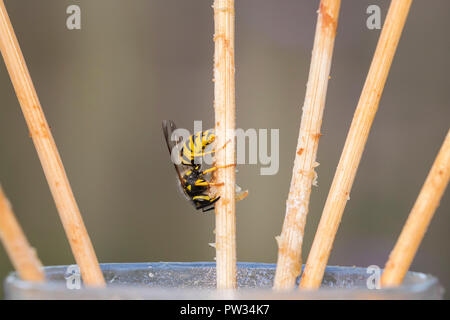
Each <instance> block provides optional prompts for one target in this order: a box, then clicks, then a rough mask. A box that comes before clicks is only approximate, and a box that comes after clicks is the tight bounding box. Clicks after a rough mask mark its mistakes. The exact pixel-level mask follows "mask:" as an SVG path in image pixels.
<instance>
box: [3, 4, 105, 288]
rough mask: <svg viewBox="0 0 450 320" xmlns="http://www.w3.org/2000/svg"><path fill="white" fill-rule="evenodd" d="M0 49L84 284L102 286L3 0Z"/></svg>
mask: <svg viewBox="0 0 450 320" xmlns="http://www.w3.org/2000/svg"><path fill="white" fill-rule="evenodd" d="M0 50H1V52H2V55H3V59H4V60H5V64H6V67H7V69H8V72H9V75H10V77H11V81H12V83H13V85H14V89H15V91H16V94H17V98H18V99H19V103H20V106H21V107H22V112H23V114H24V117H25V120H26V122H27V125H28V128H29V131H30V135H31V137H32V139H33V142H34V145H35V148H36V151H37V153H38V155H39V159H40V161H41V164H42V168H43V170H44V173H45V176H46V178H47V182H48V184H49V186H50V190H51V192H52V195H53V199H54V200H55V203H56V207H57V209H58V212H59V215H60V218H61V221H62V223H63V226H64V229H65V231H66V234H67V238H68V239H69V243H70V246H71V248H72V252H73V254H74V256H75V260H76V262H77V264H78V265H79V267H80V271H81V275H82V277H83V281H84V283H85V284H86V285H92V286H103V285H104V284H105V282H104V279H103V275H102V273H101V271H100V267H99V264H98V261H97V257H96V256H95V252H94V248H93V247H92V243H91V241H90V239H89V236H88V234H87V231H86V228H85V226H84V223H83V219H82V217H81V214H80V211H79V209H78V206H77V204H76V202H75V198H74V196H73V193H72V189H71V187H70V184H69V181H68V179H67V176H66V172H65V170H64V167H63V164H62V162H61V158H60V156H59V153H58V150H57V148H56V145H55V141H54V140H53V136H52V134H51V132H50V128H49V126H48V123H47V120H46V119H45V115H44V113H43V111H42V107H41V104H40V102H39V98H38V96H37V93H36V89H35V88H34V85H33V82H32V80H31V76H30V74H29V72H28V68H27V66H26V63H25V59H24V57H23V54H22V51H21V49H20V46H19V43H18V41H17V38H16V35H15V33H14V29H13V27H12V24H11V21H10V19H9V16H8V13H7V11H6V8H5V4H4V2H3V0H0Z"/></svg>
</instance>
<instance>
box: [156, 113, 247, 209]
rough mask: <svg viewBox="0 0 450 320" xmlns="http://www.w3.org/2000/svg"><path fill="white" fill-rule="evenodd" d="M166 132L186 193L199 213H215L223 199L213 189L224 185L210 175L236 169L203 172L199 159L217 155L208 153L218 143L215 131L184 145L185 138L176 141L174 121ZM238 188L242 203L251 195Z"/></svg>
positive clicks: (166, 124)
mask: <svg viewBox="0 0 450 320" xmlns="http://www.w3.org/2000/svg"><path fill="white" fill-rule="evenodd" d="M162 129H163V133H164V138H165V140H166V144H167V148H168V150H169V153H170V154H171V155H172V152H175V153H176V154H175V156H176V157H178V159H177V160H178V163H179V164H176V163H174V162H173V161H172V163H173V164H174V167H175V171H176V173H177V178H178V182H179V186H180V189H181V190H182V193H183V194H184V196H185V197H186V199H187V200H189V201H191V203H192V204H193V205H194V207H195V208H196V209H197V210H202V211H203V212H207V211H210V210H213V209H214V207H215V205H214V204H215V203H216V202H217V201H218V200H219V199H220V196H215V195H212V194H211V192H210V188H211V187H214V186H222V185H223V183H214V182H211V181H210V179H209V174H211V173H212V172H214V171H216V170H217V169H220V168H226V167H229V166H234V164H233V165H228V166H222V167H217V166H212V167H211V168H209V169H206V170H202V166H201V163H200V162H199V161H198V159H199V158H201V157H203V156H205V155H206V154H213V153H214V152H215V150H212V151H206V149H207V147H208V146H209V145H211V144H212V143H213V142H214V141H215V138H216V137H215V134H214V130H212V129H210V130H206V131H201V132H197V133H195V134H193V135H191V136H190V137H189V138H188V139H186V141H184V142H183V143H182V137H176V136H174V134H173V133H174V131H175V130H176V129H177V127H176V125H175V123H174V122H173V121H171V120H164V121H163V122H162ZM225 145H226V144H225ZM223 147H225V146H223ZM236 187H237V188H236V190H237V193H236V200H242V199H243V198H245V197H246V196H247V194H248V192H247V191H244V192H242V191H241V189H240V188H239V187H238V186H236Z"/></svg>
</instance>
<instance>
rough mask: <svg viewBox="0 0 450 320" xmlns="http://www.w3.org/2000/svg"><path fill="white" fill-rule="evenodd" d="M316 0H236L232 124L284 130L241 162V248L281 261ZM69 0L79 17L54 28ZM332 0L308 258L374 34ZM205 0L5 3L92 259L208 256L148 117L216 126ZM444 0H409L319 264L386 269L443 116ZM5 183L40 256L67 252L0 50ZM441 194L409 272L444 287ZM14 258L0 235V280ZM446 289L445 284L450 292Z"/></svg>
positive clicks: (203, 223)
mask: <svg viewBox="0 0 450 320" xmlns="http://www.w3.org/2000/svg"><path fill="white" fill-rule="evenodd" d="M318 3H319V1H296V0H281V1H274V0H241V1H237V3H236V102H237V125H238V127H240V128H244V129H247V128H268V129H270V128H279V129H280V170H279V173H278V174H277V175H274V176H261V175H259V169H260V167H259V165H247V166H245V165H241V166H240V167H239V173H238V175H237V178H238V182H239V184H240V185H242V186H244V187H246V188H248V189H249V191H250V195H249V197H248V198H247V199H246V200H245V201H242V202H240V203H238V205H237V255H238V260H239V261H256V262H276V256H277V248H276V243H275V239H274V237H275V236H276V235H278V234H279V233H280V231H281V225H282V221H283V218H284V212H285V200H286V198H287V193H288V189H289V183H290V179H291V172H292V165H293V159H294V152H295V145H296V140H297V134H298V128H299V124H300V115H301V106H302V104H303V99H304V94H305V85H306V81H307V76H308V71H309V62H310V56H311V50H312V45H313V37H314V29H315V23H316V17H317V16H316V10H317V8H318ZM70 4H78V5H80V7H81V11H82V29H81V30H74V31H69V30H67V29H66V24H65V22H66V17H67V14H66V8H67V6H68V5H70ZM370 4H379V5H380V7H381V9H382V18H383V19H382V21H383V22H384V17H385V15H386V12H387V8H388V4H389V2H388V1H375V0H372V1H349V0H347V1H346V0H344V1H343V2H342V7H341V13H340V17H339V26H338V34H337V38H336V45H335V52H334V58H333V65H332V70H331V76H332V78H331V80H330V82H329V90H328V96H327V104H326V108H325V113H324V119H323V126H322V133H323V136H322V138H321V141H320V144H319V151H318V162H320V167H319V168H318V170H317V171H318V174H319V180H318V183H319V187H318V188H314V190H313V193H312V197H311V207H310V213H309V215H308V223H307V226H306V234H305V241H304V253H303V257H304V260H306V257H307V254H308V251H309V248H310V246H311V243H312V240H313V237H314V233H315V229H316V227H317V224H318V221H319V218H320V214H321V210H322V208H323V205H324V202H325V199H326V196H327V193H328V190H329V187H330V184H331V181H332V178H333V175H334V170H335V168H336V166H337V163H338V160H339V156H340V153H341V150H342V147H343V145H344V141H345V137H346V134H347V130H348V127H349V125H350V122H351V118H352V115H353V112H354V110H355V107H356V104H357V102H358V99H359V95H360V92H361V89H362V87H363V84H364V80H365V77H366V74H367V71H368V68H369V65H370V61H371V58H372V55H373V52H374V49H375V46H376V43H377V39H378V36H379V34H380V31H379V30H368V29H367V28H366V19H367V17H368V16H367V14H366V8H367V6H368V5H370ZM211 5H212V1H206V0H196V1H195V0H190V1H180V0H178V1H175V0H164V1H162V0H160V1H156V0H155V1H148V0H133V1H119V0H97V1H87V0H82V1H61V0H40V1H31V0H21V1H6V6H7V9H8V11H9V14H10V17H11V20H12V22H13V25H14V27H15V30H16V33H17V36H18V39H19V41H20V44H21V47H22V50H23V53H24V55H25V58H26V60H27V63H28V67H29V70H30V73H31V75H32V77H33V80H34V83H35V86H36V89H37V92H38V94H39V97H40V100H41V103H42V106H43V109H44V111H45V114H46V116H47V119H48V122H49V124H50V125H51V127H52V132H53V135H54V138H55V140H56V143H57V145H58V148H59V151H60V153H61V157H62V159H63V162H64V165H65V168H66V171H67V174H68V177H69V179H70V182H71V184H72V187H73V191H74V194H75V196H76V199H77V201H78V204H79V206H80V209H81V212H82V215H83V217H84V220H85V223H86V226H87V229H88V232H89V234H90V236H91V239H92V242H93V244H94V247H95V249H96V253H97V255H98V258H99V260H100V261H101V262H141V261H212V260H213V257H214V251H213V249H212V248H211V247H209V246H208V242H214V235H213V233H212V231H213V229H214V215H213V214H208V215H203V214H200V213H198V212H195V210H194V209H193V208H192V207H191V206H190V204H189V203H187V202H186V201H185V200H184V199H183V197H182V196H180V195H179V194H178V192H177V190H176V189H177V188H176V183H175V180H174V173H173V169H172V167H171V164H170V162H169V158H168V154H167V150H166V149H165V145H164V142H163V136H162V134H161V129H160V123H161V120H163V119H173V120H174V121H175V122H176V123H177V124H178V126H180V127H185V128H188V129H191V130H192V128H193V121H194V120H203V121H204V126H205V127H209V126H212V123H213V117H214V113H213V108H212V103H213V82H212V81H211V79H212V57H213V52H214V47H213V41H212V37H213V28H214V25H213V12H212V8H211ZM449 9H450V2H448V1H445V0H440V1H438V0H435V1H423V0H417V1H414V2H413V5H412V8H411V12H410V15H409V17H408V20H407V23H406V27H405V30H404V33H403V35H402V38H401V40H400V44H399V47H398V50H397V54H396V57H395V59H394V63H393V66H392V69H391V72H390V75H389V78H388V81H387V84H386V87H385V90H384V94H383V96H382V99H381V102H380V107H379V111H378V114H377V117H376V119H375V122H374V124H373V127H372V131H371V133H370V136H369V139H368V143H367V146H366V149H365V152H364V155H363V158H362V162H361V164H360V167H359V170H358V174H357V177H356V181H355V183H354V186H353V189H352V192H351V200H350V201H349V202H348V204H347V207H346V209H345V213H344V217H343V220H342V223H341V226H340V228H339V232H338V234H337V237H336V241H335V244H334V249H333V251H332V255H331V257H330V260H329V263H330V264H331V265H350V266H351V265H357V266H362V267H367V266H369V265H373V264H376V265H379V266H384V263H385V262H386V260H387V258H388V254H389V252H390V250H391V249H392V247H393V245H394V243H395V241H396V239H397V237H398V235H399V233H400V230H401V228H402V226H403V224H404V222H405V219H406V217H407V215H408V213H409V211H410V209H411V207H412V205H413V203H414V201H415V199H416V197H417V195H418V193H419V190H420V188H421V186H422V184H423V182H424V180H425V177H426V175H427V173H428V171H429V169H430V167H431V164H432V162H433V159H434V157H435V156H436V154H437V151H438V149H439V147H440V145H441V143H442V141H443V139H444V137H445V134H446V132H447V130H448V128H449V119H450V108H449V98H450V93H449V90H448V75H449V71H450V70H449V59H448V53H449V49H450V46H449V44H450V43H449V38H448V31H449V26H450V20H449V16H448V12H449ZM0 155H1V156H0V181H1V183H2V185H3V188H4V190H5V192H6V193H7V195H8V196H9V198H10V200H11V202H12V204H13V206H14V211H15V213H16V215H17V217H18V219H19V221H20V223H21V225H22V226H23V229H24V230H25V232H26V234H27V236H28V238H29V241H30V242H31V244H32V245H33V246H34V247H36V249H37V251H38V254H39V257H40V258H41V260H42V262H43V263H44V264H45V265H59V264H73V263H74V259H73V257H72V254H71V251H70V248H69V246H68V242H67V240H66V238H65V235H64V232H63V229H62V226H61V223H60V221H59V217H58V214H57V211H56V208H55V206H54V203H53V200H52V197H51V194H50V192H49V189H48V186H47V183H46V180H45V177H44V175H43V172H42V169H41V166H40V163H39V160H38V158H37V155H36V152H35V150H34V147H33V144H32V141H31V139H30V138H29V136H28V129H27V127H26V125H25V122H24V119H23V116H22V113H21V111H20V108H19V104H18V102H17V98H16V96H15V93H14V90H13V87H12V85H11V82H10V80H9V77H8V74H7V72H6V69H5V66H4V63H3V62H1V63H0ZM449 200H450V199H449V197H448V192H447V194H446V195H444V197H443V200H442V202H441V205H440V207H439V209H438V210H437V212H436V215H435V217H434V218H433V221H432V222H431V225H430V227H429V230H428V232H427V234H426V236H425V239H424V241H423V243H422V245H421V247H420V250H419V252H418V254H417V256H416V258H415V260H414V263H413V265H412V267H411V269H412V270H415V271H422V272H426V273H432V274H434V275H436V276H438V277H439V279H440V280H441V282H442V283H443V284H444V285H445V286H446V287H447V288H450V273H449V267H450V250H449V244H448V242H449V239H450V234H449V232H448V226H449V222H450V216H449V215H448V213H449V209H450V202H449ZM11 270H12V266H11V264H10V262H9V260H8V258H7V256H6V253H5V251H4V249H3V248H2V249H0V278H2V279H3V278H4V277H5V276H6V274H7V273H8V272H10V271H11ZM447 297H448V296H447Z"/></svg>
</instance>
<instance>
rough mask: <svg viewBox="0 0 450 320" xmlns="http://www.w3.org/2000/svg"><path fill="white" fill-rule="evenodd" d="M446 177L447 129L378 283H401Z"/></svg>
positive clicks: (449, 157) (449, 160)
mask: <svg viewBox="0 0 450 320" xmlns="http://www.w3.org/2000/svg"><path fill="white" fill-rule="evenodd" d="M449 178H450V131H448V133H447V137H446V138H445V141H444V143H443V144H442V147H441V150H440V151H439V154H438V155H437V157H436V160H435V161H434V163H433V166H432V168H431V171H430V173H429V174H428V177H427V179H426V180H425V184H424V185H423V187H422V190H420V193H419V196H418V197H417V200H416V203H415V204H414V207H413V208H412V210H411V213H410V214H409V217H408V220H407V221H406V224H405V226H404V227H403V230H402V232H401V234H400V237H399V238H398V240H397V243H396V245H395V247H394V250H392V252H391V254H390V256H389V260H388V262H387V263H386V268H385V269H384V272H383V275H382V276H381V286H383V287H389V286H397V285H399V284H401V283H402V281H403V278H404V277H405V274H406V272H408V269H409V267H410V266H411V263H412V261H413V259H414V256H415V255H416V252H417V249H418V248H419V245H420V243H421V242H422V239H423V237H424V235H425V232H426V231H427V228H428V225H429V224H430V221H431V218H433V214H434V212H435V211H436V209H437V207H438V206H439V201H440V200H441V198H442V195H443V194H444V191H445V188H446V187H447V184H448V181H449Z"/></svg>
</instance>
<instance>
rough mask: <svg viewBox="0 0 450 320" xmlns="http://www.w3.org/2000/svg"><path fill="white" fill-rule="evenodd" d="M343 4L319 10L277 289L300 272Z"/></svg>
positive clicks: (326, 3)
mask: <svg viewBox="0 0 450 320" xmlns="http://www.w3.org/2000/svg"><path fill="white" fill-rule="evenodd" d="M340 5H341V1H340V0H322V1H321V2H320V6H319V10H318V11H317V12H318V17H317V25H316V34H315V39H314V46H313V52H312V58H311V66H310V70H309V77H308V84H307V88H306V96H305V102H304V105H303V114H302V121H301V125H300V133H299V135H298V142H297V149H296V150H297V152H296V156H295V161H294V169H293V172H292V180H291V187H290V191H289V196H288V199H287V202H286V216H285V219H284V224H283V229H282V232H281V235H280V236H279V237H277V241H278V262H277V269H276V273H275V281H274V289H291V288H293V287H294V286H295V279H296V277H297V276H298V275H299V274H300V271H301V265H302V259H301V254H302V243H303V234H304V230H305V224H306V216H307V214H308V207H309V199H310V195H311V186H312V184H313V183H314V181H315V179H316V177H317V175H316V172H315V171H314V168H315V167H316V166H318V165H319V164H318V163H317V162H316V155H317V148H318V145H319V138H320V136H321V133H320V128H321V125H322V115H323V110H324V108H325V100H326V94H327V86H328V79H329V75H330V68H331V60H332V57H333V48H334V39H335V37H336V28H337V22H338V16H339V8H340Z"/></svg>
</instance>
